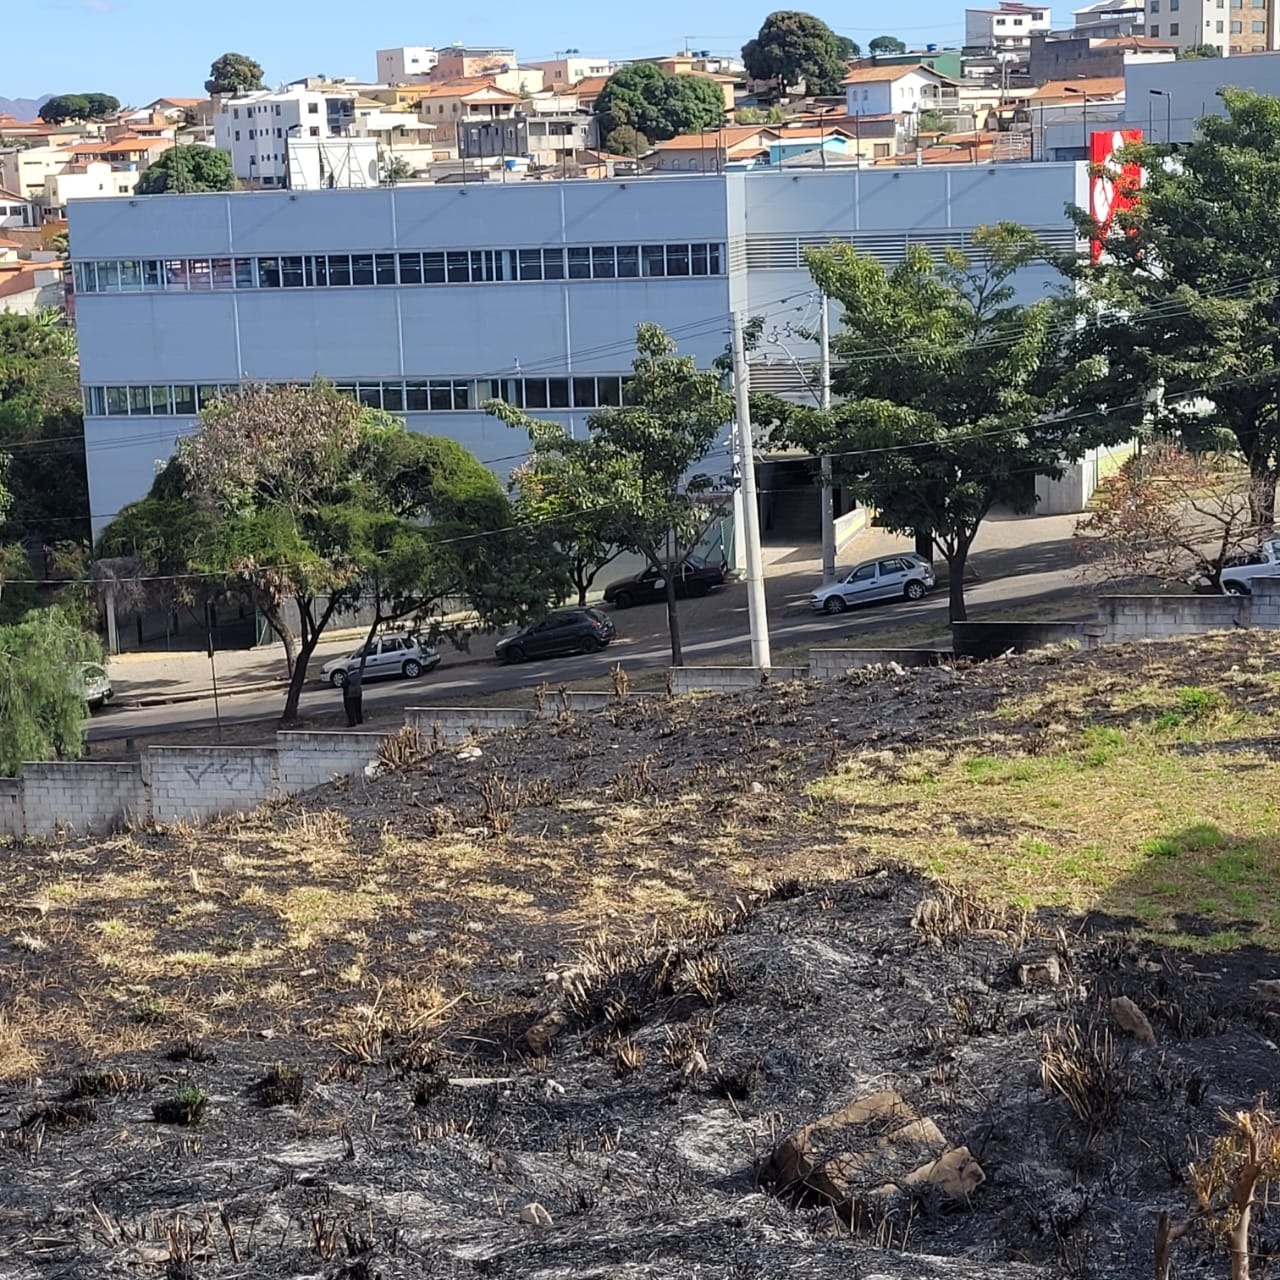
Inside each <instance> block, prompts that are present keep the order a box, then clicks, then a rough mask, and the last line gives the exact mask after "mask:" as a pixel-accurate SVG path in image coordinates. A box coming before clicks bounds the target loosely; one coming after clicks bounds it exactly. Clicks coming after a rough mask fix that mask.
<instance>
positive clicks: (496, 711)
mask: <svg viewBox="0 0 1280 1280" xmlns="http://www.w3.org/2000/svg"><path fill="white" fill-rule="evenodd" d="M549 703H550V699H548V704H549ZM548 711H549V713H550V714H554V712H553V711H551V709H550V705H548ZM537 718H538V712H537V710H536V708H534V707H405V709H404V722H405V724H409V725H414V726H416V727H417V729H418V731H419V732H420V733H421V734H422V735H423V736H424V737H425V738H426V739H427V740H428V741H439V742H461V741H463V740H465V739H466V738H470V737H473V736H475V735H476V734H482V733H501V732H502V731H503V730H504V729H523V728H524V726H525V725H527V724H530V723H531V722H532V721H534V720H536V719H537Z"/></svg>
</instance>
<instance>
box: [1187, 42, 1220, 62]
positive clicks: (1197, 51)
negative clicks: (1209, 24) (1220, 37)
mask: <svg viewBox="0 0 1280 1280" xmlns="http://www.w3.org/2000/svg"><path fill="white" fill-rule="evenodd" d="M1178 57H1179V58H1182V59H1184V60H1188V61H1190V60H1194V59H1196V58H1220V57H1222V50H1221V49H1219V48H1218V46H1217V45H1216V44H1193V45H1192V46H1191V47H1190V48H1189V49H1183V50H1182V52H1181V53H1179V54H1178Z"/></svg>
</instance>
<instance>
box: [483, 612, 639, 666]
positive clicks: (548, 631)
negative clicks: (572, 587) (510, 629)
mask: <svg viewBox="0 0 1280 1280" xmlns="http://www.w3.org/2000/svg"><path fill="white" fill-rule="evenodd" d="M613 636H614V629H613V623H612V622H611V621H610V620H609V618H608V617H607V616H606V615H605V614H603V613H601V612H600V610H599V609H557V610H556V612H555V613H549V614H548V615H547V616H546V617H545V618H543V619H542V621H541V622H535V623H533V624H532V625H530V626H527V627H521V628H520V630H519V631H517V632H516V633H515V634H514V635H510V636H507V637H506V639H504V640H499V641H498V643H497V644H496V645H494V647H493V651H494V654H495V656H496V657H498V658H500V659H501V660H502V661H503V662H524V661H525V660H526V659H527V658H550V657H554V656H555V655H557V654H562V653H596V652H598V651H599V650H601V649H603V648H604V647H605V645H607V644H608V643H609V641H610V640H612V639H613Z"/></svg>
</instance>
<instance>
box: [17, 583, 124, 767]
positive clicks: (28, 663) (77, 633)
mask: <svg viewBox="0 0 1280 1280" xmlns="http://www.w3.org/2000/svg"><path fill="white" fill-rule="evenodd" d="M101 658H102V648H101V646H100V645H99V644H98V642H97V640H96V639H95V638H94V637H93V636H92V635H90V634H89V633H88V632H86V631H84V630H83V629H82V628H81V627H80V626H78V625H77V623H76V621H75V619H74V618H73V617H72V616H71V615H70V614H68V613H67V612H66V611H64V610H63V609H60V608H51V609H33V610H32V611H31V612H30V613H28V614H26V615H25V616H24V617H23V618H22V620H21V621H19V622H16V623H13V624H11V625H9V626H0V774H14V773H16V772H17V771H18V767H19V766H20V765H21V764H22V763H23V762H24V761H28V760H48V759H51V758H54V757H56V758H58V759H74V758H75V757H77V756H79V754H80V749H81V724H82V722H83V720H84V711H85V707H84V696H83V693H82V683H81V679H80V664H81V663H82V662H94V661H101Z"/></svg>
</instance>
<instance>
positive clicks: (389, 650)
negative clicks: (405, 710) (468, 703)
mask: <svg viewBox="0 0 1280 1280" xmlns="http://www.w3.org/2000/svg"><path fill="white" fill-rule="evenodd" d="M366 650H367V651H368V656H367V657H365V660H364V679H366V680H381V679H384V678H386V677H388V676H404V677H405V678H406V679H408V680H416V679H417V678H418V677H419V676H420V675H422V673H423V672H424V671H434V670H435V669H436V667H438V666H439V665H440V654H439V652H438V651H437V650H435V649H433V648H431V646H430V645H423V644H420V643H419V642H418V637H417V636H411V635H389V636H378V637H377V638H376V639H374V640H371V641H369V643H368V644H362V645H361V646H360V647H359V648H358V649H356V650H355V651H354V652H352V653H348V654H344V655H343V656H342V657H341V658H334V659H332V660H331V661H329V662H326V663H325V664H324V666H323V667H321V668H320V679H321V680H322V681H323V682H324V683H325V684H331V685H333V687H334V688H335V689H341V688H342V686H343V685H344V684H346V683H347V672H348V671H349V670H350V669H351V668H352V667H358V666H359V665H360V658H361V655H363V654H365V652H366Z"/></svg>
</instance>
